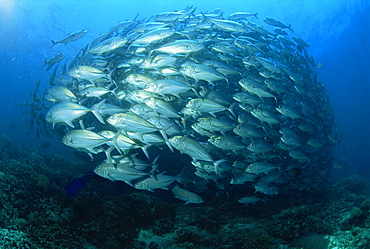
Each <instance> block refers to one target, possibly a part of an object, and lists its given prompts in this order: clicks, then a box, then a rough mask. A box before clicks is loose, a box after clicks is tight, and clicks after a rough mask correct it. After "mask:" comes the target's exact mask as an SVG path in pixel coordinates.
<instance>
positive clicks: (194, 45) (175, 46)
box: [153, 39, 204, 55]
mask: <svg viewBox="0 0 370 249" xmlns="http://www.w3.org/2000/svg"><path fill="white" fill-rule="evenodd" d="M202 49H204V46H203V45H202V44H201V43H199V42H197V41H193V40H186V39H180V40H176V41H173V42H169V43H166V44H163V45H162V46H160V47H158V48H155V49H153V51H156V52H159V53H166V54H170V55H175V54H176V55H177V54H184V55H187V54H190V53H194V52H198V51H200V50H202Z"/></svg>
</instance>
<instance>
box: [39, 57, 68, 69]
mask: <svg viewBox="0 0 370 249" xmlns="http://www.w3.org/2000/svg"><path fill="white" fill-rule="evenodd" d="M64 57H65V55H64V54H63V53H59V54H56V55H54V56H53V57H51V58H50V59H49V60H44V65H43V66H42V67H44V66H45V65H48V67H47V68H46V71H49V69H50V68H51V67H52V66H53V65H55V64H56V63H58V62H59V61H61V60H63V59H64Z"/></svg>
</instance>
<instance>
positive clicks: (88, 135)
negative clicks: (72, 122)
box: [62, 130, 111, 154]
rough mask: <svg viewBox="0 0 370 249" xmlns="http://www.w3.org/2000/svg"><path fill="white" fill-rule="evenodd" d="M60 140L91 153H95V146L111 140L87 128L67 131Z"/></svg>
mask: <svg viewBox="0 0 370 249" xmlns="http://www.w3.org/2000/svg"><path fill="white" fill-rule="evenodd" d="M62 142H63V143H64V144H65V145H67V146H69V147H72V148H75V149H84V150H87V151H88V152H90V153H92V154H97V150H96V147H99V146H101V145H103V144H107V143H109V142H111V139H108V138H106V137H103V136H101V135H99V134H98V133H95V132H93V131H88V130H71V131H69V132H67V133H66V134H65V135H64V137H63V139H62Z"/></svg>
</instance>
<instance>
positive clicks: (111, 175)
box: [94, 163, 152, 185]
mask: <svg viewBox="0 0 370 249" xmlns="http://www.w3.org/2000/svg"><path fill="white" fill-rule="evenodd" d="M94 172H95V173H96V174H97V175H99V176H101V177H103V178H106V179H108V180H111V181H113V182H115V181H122V182H126V183H127V184H129V185H132V184H131V182H132V181H134V180H138V179H140V178H144V177H147V176H149V175H151V174H152V173H151V172H149V173H146V172H143V171H141V170H137V169H135V168H133V167H131V166H127V165H126V164H113V163H101V164H100V165H98V166H97V167H96V168H95V169H94Z"/></svg>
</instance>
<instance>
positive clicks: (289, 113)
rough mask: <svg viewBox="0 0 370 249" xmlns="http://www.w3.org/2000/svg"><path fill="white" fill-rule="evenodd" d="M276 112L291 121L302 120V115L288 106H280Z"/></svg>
mask: <svg viewBox="0 0 370 249" xmlns="http://www.w3.org/2000/svg"><path fill="white" fill-rule="evenodd" d="M276 110H277V111H278V112H280V113H281V114H283V115H284V116H286V117H289V118H291V119H297V118H302V114H300V113H299V112H298V111H297V110H296V109H295V108H293V107H291V106H288V105H280V106H278V107H276Z"/></svg>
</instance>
